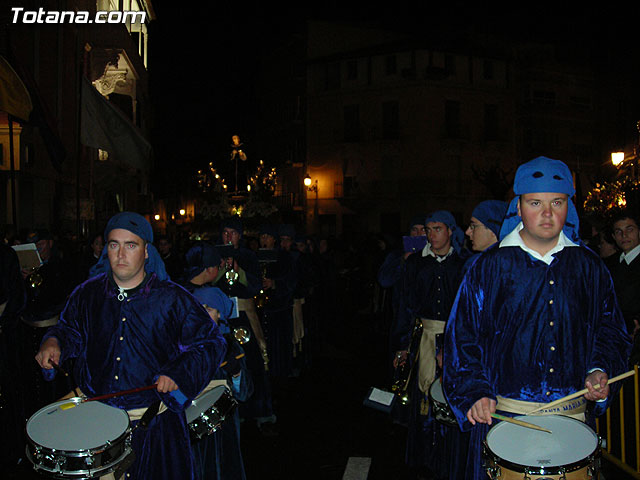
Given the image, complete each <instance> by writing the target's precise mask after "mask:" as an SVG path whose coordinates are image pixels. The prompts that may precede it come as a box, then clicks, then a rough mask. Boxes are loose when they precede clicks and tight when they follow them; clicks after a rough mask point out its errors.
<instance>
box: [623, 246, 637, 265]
mask: <svg viewBox="0 0 640 480" xmlns="http://www.w3.org/2000/svg"><path fill="white" fill-rule="evenodd" d="M638 255H640V245H636V246H635V247H634V248H632V249H631V250H629V253H624V252H622V253H621V254H620V263H622V261H623V260H624V261H625V262H626V263H627V265H629V264H630V263H631V262H633V261H634V260H635V258H636V257H637V256H638Z"/></svg>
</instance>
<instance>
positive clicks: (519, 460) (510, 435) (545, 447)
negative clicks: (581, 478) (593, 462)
mask: <svg viewBox="0 0 640 480" xmlns="http://www.w3.org/2000/svg"><path fill="white" fill-rule="evenodd" d="M515 418H516V419H519V420H522V421H524V422H528V423H533V424H535V425H538V426H540V427H544V428H546V429H548V430H551V431H552V432H553V433H546V432H541V431H538V430H533V429H531V428H526V427H521V426H519V425H514V424H512V423H507V422H500V423H498V424H497V425H495V426H494V427H492V428H491V430H489V433H488V434H487V440H486V442H487V446H488V447H489V449H490V450H491V452H492V453H493V454H495V455H496V456H498V457H499V458H501V459H503V460H506V461H507V462H511V463H515V464H518V465H526V466H530V467H543V468H551V467H559V466H563V465H570V464H573V463H578V462H580V461H581V460H584V459H585V458H587V457H589V456H590V455H591V454H593V453H594V452H595V451H596V449H597V447H598V436H597V435H596V433H595V432H594V431H593V430H591V429H590V428H589V427H588V426H587V425H585V424H584V423H582V422H580V421H579V420H576V419H573V418H570V417H564V416H561V415H542V416H519V417H515Z"/></svg>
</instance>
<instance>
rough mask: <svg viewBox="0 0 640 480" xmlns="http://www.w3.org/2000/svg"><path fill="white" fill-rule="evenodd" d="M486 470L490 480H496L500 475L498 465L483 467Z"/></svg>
mask: <svg viewBox="0 0 640 480" xmlns="http://www.w3.org/2000/svg"><path fill="white" fill-rule="evenodd" d="M484 468H485V470H486V471H487V475H489V478H490V479H491V480H497V479H499V478H500V477H501V476H502V471H501V470H500V465H495V466H493V467H487V466H485V467H484Z"/></svg>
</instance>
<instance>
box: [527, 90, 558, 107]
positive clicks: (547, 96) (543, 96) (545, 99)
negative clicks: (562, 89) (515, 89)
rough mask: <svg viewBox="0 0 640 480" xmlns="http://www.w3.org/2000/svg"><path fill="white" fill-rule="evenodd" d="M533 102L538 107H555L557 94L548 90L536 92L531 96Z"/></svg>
mask: <svg viewBox="0 0 640 480" xmlns="http://www.w3.org/2000/svg"><path fill="white" fill-rule="evenodd" d="M531 101H532V103H534V104H536V105H555V104H556V92H552V91H548V90H534V91H533V92H532V95H531Z"/></svg>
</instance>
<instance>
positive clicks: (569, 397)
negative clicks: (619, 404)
mask: <svg viewBox="0 0 640 480" xmlns="http://www.w3.org/2000/svg"><path fill="white" fill-rule="evenodd" d="M635 373H636V372H635V370H629V371H628V372H625V373H622V374H620V375H618V376H617V377H613V378H612V379H610V380H609V381H608V382H607V385H610V384H612V383H615V382H617V381H618V380H622V379H624V378H627V377H630V376H631V375H634V374H635ZM593 388H595V389H596V390H597V389H599V388H600V384H599V383H598V384H596V385H594V386H593ZM588 392H589V389H588V388H583V389H582V390H578V391H577V392H575V393H572V394H570V395H567V396H566V397H562V398H559V399H557V400H554V401H553V402H550V403H546V404H544V405H542V406H541V407H538V408H536V409H534V410H531V411H530V412H527V413H526V415H530V414H532V413H536V412H539V411H540V410H545V409H547V408H551V407H555V406H556V405H559V404H561V403H564V402H566V401H568V400H573V399H574V398H577V397H581V396H582V395H584V394H585V393H588Z"/></svg>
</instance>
